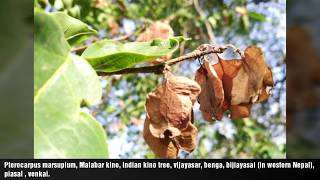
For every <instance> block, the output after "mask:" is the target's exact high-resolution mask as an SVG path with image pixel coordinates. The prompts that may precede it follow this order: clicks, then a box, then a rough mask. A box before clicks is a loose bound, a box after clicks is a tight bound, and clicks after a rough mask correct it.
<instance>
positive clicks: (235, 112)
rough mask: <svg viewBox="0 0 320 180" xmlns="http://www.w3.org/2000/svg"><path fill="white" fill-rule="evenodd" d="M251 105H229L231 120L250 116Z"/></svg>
mask: <svg viewBox="0 0 320 180" xmlns="http://www.w3.org/2000/svg"><path fill="white" fill-rule="evenodd" d="M251 106H252V105H251V104H248V105H231V106H230V112H231V119H240V118H245V117H249V116H250V111H251Z"/></svg>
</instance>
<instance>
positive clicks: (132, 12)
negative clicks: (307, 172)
mask: <svg viewBox="0 0 320 180" xmlns="http://www.w3.org/2000/svg"><path fill="white" fill-rule="evenodd" d="M193 3H194V2H193V1H192V0H191V1H190V0H176V1H171V0H37V1H36V2H35V5H36V6H38V7H41V8H42V9H44V10H46V11H50V12H54V11H63V12H67V13H68V14H69V15H70V16H72V17H75V18H77V19H79V20H81V21H83V22H85V23H87V24H88V25H90V26H91V27H93V28H94V29H96V30H97V31H98V35H97V36H94V35H93V36H90V37H89V38H88V39H87V40H86V41H84V42H82V43H74V44H72V45H73V48H76V47H79V46H82V45H84V44H87V43H91V42H92V41H96V40H100V39H113V38H117V37H121V36H123V35H126V34H129V33H132V32H137V33H133V35H132V36H130V38H129V39H127V40H125V41H134V40H135V38H136V37H137V35H138V34H139V33H138V30H139V29H140V28H141V27H142V26H143V25H148V24H150V23H152V22H153V21H156V20H170V25H171V27H172V28H173V30H174V32H175V35H176V36H180V35H181V36H185V37H190V38H192V40H191V41H188V42H185V43H182V45H181V47H180V49H179V51H177V52H176V53H175V54H174V57H176V56H179V55H182V54H185V53H187V52H190V51H192V50H194V49H195V48H196V47H197V46H199V45H201V44H203V43H208V42H209V39H208V34H207V29H206V27H205V22H209V23H210V26H211V27H212V29H213V32H214V35H215V38H216V41H217V43H219V44H227V43H232V44H234V45H236V46H238V47H240V48H242V49H244V48H245V47H246V46H248V45H250V44H256V45H258V46H260V47H262V49H263V51H264V52H265V54H266V57H267V61H268V64H269V65H270V66H271V67H272V70H273V73H274V78H275V81H276V86H275V89H274V91H273V92H274V93H273V95H272V97H270V98H269V100H268V101H267V102H265V103H263V104H257V105H255V106H254V107H253V109H252V116H251V117H250V118H245V119H239V120H234V121H231V120H229V118H228V117H227V115H225V117H224V119H223V120H222V121H221V122H213V123H209V122H205V121H204V120H203V119H202V117H201V114H200V112H199V110H198V107H199V106H198V105H196V106H195V108H194V110H195V124H196V126H197V128H198V131H199V134H198V147H197V148H196V150H195V151H194V152H193V153H191V154H187V153H184V152H182V153H181V154H180V157H184V158H284V157H285V122H286V121H285V117H286V115H285V96H286V94H285V64H284V62H283V59H284V57H285V52H286V51H285V6H286V5H285V1H283V0H271V1H269V0H265V1H255V0H234V1H229V0H224V1H223V0H199V5H200V7H201V9H202V10H203V11H204V13H205V17H201V16H200V15H199V13H198V12H197V11H196V8H195V6H194V4H193ZM239 8H244V9H246V10H247V11H248V12H247V13H245V14H241V13H239V11H238V9H239ZM109 19H112V20H114V21H115V22H116V23H117V24H118V25H119V27H120V30H119V31H120V32H119V34H117V35H113V34H111V33H110V31H111V27H109V26H108V23H107V22H108V20H109ZM130 30H131V31H130ZM283 34H284V35H283ZM198 66H199V65H198V64H197V63H196V61H194V62H183V63H181V64H179V65H176V66H174V67H173V71H174V72H175V73H176V74H180V75H185V76H188V77H190V78H193V77H194V73H195V70H196V69H197V68H198ZM161 80H162V76H160V75H159V76H158V75H150V74H139V75H122V76H108V77H103V78H101V79H100V83H101V85H102V87H103V97H102V100H101V101H100V102H99V104H98V105H96V106H90V107H89V106H87V107H84V108H83V109H84V110H87V111H89V112H90V113H91V114H93V115H94V116H95V117H96V119H97V120H98V121H100V122H101V123H102V124H103V126H104V128H105V132H106V134H107V137H108V148H109V149H108V151H109V157H110V158H154V155H153V153H152V152H151V151H150V150H149V148H148V147H147V145H146V144H145V142H144V140H143V138H142V128H143V121H144V118H145V111H144V102H145V97H146V94H147V93H149V92H150V91H152V90H153V89H154V88H155V87H156V86H157V85H158V84H159V83H160V82H161Z"/></svg>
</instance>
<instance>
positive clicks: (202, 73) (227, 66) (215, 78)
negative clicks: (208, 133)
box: [196, 46, 274, 120]
mask: <svg viewBox="0 0 320 180" xmlns="http://www.w3.org/2000/svg"><path fill="white" fill-rule="evenodd" d="M218 57H219V56H218ZM203 64H204V67H200V68H199V69H198V71H197V74H196V81H197V82H198V83H199V84H200V85H201V88H202V91H201V93H200V95H199V103H200V110H201V111H202V114H203V117H204V119H206V120H211V119H213V118H215V119H217V120H220V119H221V118H222V115H223V113H224V112H225V111H227V110H229V111H230V112H231V119H239V118H244V117H248V116H250V110H251V107H252V104H253V103H258V102H262V101H265V100H267V99H268V97H269V95H270V94H269V92H268V91H267V87H272V86H273V84H274V83H273V78H272V71H271V69H270V68H269V67H268V66H267V64H266V63H265V59H264V56H263V53H262V51H261V49H260V48H258V47H256V46H249V47H248V48H246V50H245V52H244V58H243V59H242V60H241V59H239V60H223V59H221V58H220V57H219V61H218V63H216V64H214V65H209V61H206V59H205V61H204V63H203ZM205 80H206V81H205ZM220 81H221V82H222V83H220ZM221 84H222V85H221ZM221 91H222V92H223V98H221V94H222V93H221ZM212 96H214V97H212ZM221 101H223V103H222V102H221Z"/></svg>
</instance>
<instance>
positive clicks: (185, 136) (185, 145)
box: [176, 122, 198, 153]
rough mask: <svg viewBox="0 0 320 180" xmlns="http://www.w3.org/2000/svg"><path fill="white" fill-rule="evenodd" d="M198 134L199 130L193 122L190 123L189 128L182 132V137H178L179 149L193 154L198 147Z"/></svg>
mask: <svg viewBox="0 0 320 180" xmlns="http://www.w3.org/2000/svg"><path fill="white" fill-rule="evenodd" d="M197 134H198V130H197V128H196V127H195V126H194V125H193V124H192V123H191V122H189V124H188V126H187V128H186V129H184V130H182V131H181V136H177V137H176V139H177V141H178V143H179V147H180V148H181V149H183V150H185V151H188V152H189V153H191V152H192V151H193V150H194V149H195V148H196V146H197V145H196V138H197Z"/></svg>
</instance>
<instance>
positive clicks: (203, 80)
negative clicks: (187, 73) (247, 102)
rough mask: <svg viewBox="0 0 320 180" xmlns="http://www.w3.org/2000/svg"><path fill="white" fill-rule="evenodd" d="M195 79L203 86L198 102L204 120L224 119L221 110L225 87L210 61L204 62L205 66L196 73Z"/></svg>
mask: <svg viewBox="0 0 320 180" xmlns="http://www.w3.org/2000/svg"><path fill="white" fill-rule="evenodd" d="M195 79H196V81H197V82H198V83H199V84H200V86H201V93H200V95H199V97H198V101H199V103H200V110H201V112H202V115H203V117H204V119H205V120H207V121H212V120H213V118H215V119H218V120H220V119H221V118H222V114H221V108H223V105H224V103H223V102H224V91H223V85H222V81H221V79H220V78H219V76H218V74H217V72H216V71H215V69H214V68H213V66H212V65H210V63H209V61H207V60H204V62H203V66H201V67H200V68H199V69H198V70H197V72H196V77H195Z"/></svg>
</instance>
